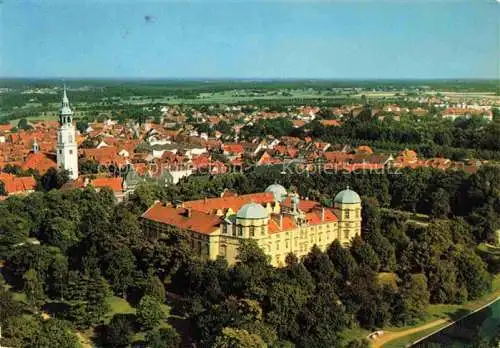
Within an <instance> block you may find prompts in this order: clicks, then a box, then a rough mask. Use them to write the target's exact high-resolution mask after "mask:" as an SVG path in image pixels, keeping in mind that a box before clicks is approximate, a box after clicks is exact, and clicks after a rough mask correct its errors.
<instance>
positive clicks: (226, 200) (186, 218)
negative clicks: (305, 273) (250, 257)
mask: <svg viewBox="0 0 500 348" xmlns="http://www.w3.org/2000/svg"><path fill="white" fill-rule="evenodd" d="M142 222H143V226H144V229H145V231H146V232H147V233H148V234H149V235H150V236H153V237H159V236H161V233H162V232H164V231H165V230H166V229H167V228H169V227H171V226H173V227H177V228H179V229H181V230H184V231H186V232H187V233H188V238H189V242H190V244H191V247H192V248H193V249H194V250H195V251H196V252H197V253H198V254H199V255H200V256H201V257H204V258H208V259H216V258H217V257H219V256H221V257H224V258H225V259H226V260H227V261H228V263H229V264H233V263H235V261H236V257H237V255H238V248H239V246H240V243H241V241H243V240H247V239H253V240H255V241H256V243H257V244H258V245H259V246H260V248H262V250H263V251H264V253H265V254H266V255H268V256H269V257H270V260H271V264H272V265H274V266H277V267H279V266H283V265H284V263H285V258H286V256H287V254H288V253H294V254H295V255H297V256H298V257H301V256H304V255H306V254H307V253H308V252H309V251H310V250H311V248H312V247H313V245H315V244H316V245H317V246H318V247H319V248H320V249H321V250H326V248H327V247H328V245H330V244H331V243H332V242H333V241H334V240H336V239H338V240H339V241H340V242H341V243H342V244H343V245H349V243H350V241H351V240H352V239H353V238H354V237H355V236H356V235H360V234H361V199H360V197H359V195H358V194H357V193H356V192H354V191H353V190H351V189H349V187H348V188H347V189H345V190H343V191H341V192H339V193H338V194H337V195H336V196H335V198H334V206H333V208H329V207H325V206H323V205H321V204H320V203H318V202H315V201H311V200H305V199H300V198H299V196H298V195H297V194H295V193H288V192H287V191H286V189H285V188H284V187H283V186H281V185H278V184H273V185H270V186H269V187H268V188H267V189H266V190H265V192H261V193H253V194H246V195H241V196H238V195H234V194H231V195H229V196H228V195H227V193H226V194H224V195H222V197H220V198H206V199H202V200H196V201H188V202H182V203H180V204H178V205H170V204H166V203H161V202H160V203H156V204H154V205H153V206H151V207H150V208H149V209H148V210H147V211H146V212H145V213H144V214H143V215H142Z"/></svg>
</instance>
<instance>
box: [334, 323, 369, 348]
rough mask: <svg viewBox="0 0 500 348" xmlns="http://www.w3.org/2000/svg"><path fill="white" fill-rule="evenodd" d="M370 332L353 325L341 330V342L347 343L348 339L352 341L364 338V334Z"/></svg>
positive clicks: (366, 334)
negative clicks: (350, 327)
mask: <svg viewBox="0 0 500 348" xmlns="http://www.w3.org/2000/svg"><path fill="white" fill-rule="evenodd" d="M370 332H371V331H369V330H366V329H362V328H360V327H355V328H352V329H347V330H343V331H342V334H341V337H342V342H344V343H345V344H347V343H348V342H349V341H352V340H355V339H361V338H365V337H366V336H368V334H369V333H370Z"/></svg>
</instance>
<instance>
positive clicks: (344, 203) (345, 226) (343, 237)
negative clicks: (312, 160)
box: [333, 186, 361, 244]
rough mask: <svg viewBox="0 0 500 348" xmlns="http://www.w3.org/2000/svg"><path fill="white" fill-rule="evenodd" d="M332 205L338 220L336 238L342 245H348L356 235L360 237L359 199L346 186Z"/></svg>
mask: <svg viewBox="0 0 500 348" xmlns="http://www.w3.org/2000/svg"><path fill="white" fill-rule="evenodd" d="M333 204H334V208H333V209H334V211H335V215H337V217H338V219H339V231H338V232H339V233H338V236H337V237H338V239H339V241H340V242H341V243H342V244H349V243H350V241H351V240H352V239H353V238H354V237H355V236H356V235H361V198H360V197H359V195H358V194H357V193H356V192H354V191H353V190H351V189H349V186H347V188H346V189H345V190H343V191H340V192H339V193H338V194H337V195H336V196H335V198H334V200H333Z"/></svg>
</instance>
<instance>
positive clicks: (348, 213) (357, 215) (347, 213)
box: [345, 209, 359, 219]
mask: <svg viewBox="0 0 500 348" xmlns="http://www.w3.org/2000/svg"><path fill="white" fill-rule="evenodd" d="M353 212H354V214H353V217H354V218H356V219H359V209H356V210H353ZM350 215H351V213H350V210H346V211H345V218H346V219H349V218H350Z"/></svg>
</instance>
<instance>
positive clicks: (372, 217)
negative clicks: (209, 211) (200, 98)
mask: <svg viewBox="0 0 500 348" xmlns="http://www.w3.org/2000/svg"><path fill="white" fill-rule="evenodd" d="M274 182H280V183H282V184H283V185H284V186H286V187H290V186H295V187H296V188H297V190H298V191H299V192H300V194H301V195H302V196H304V197H309V198H311V199H318V200H321V201H323V202H325V203H326V204H330V203H331V199H332V198H333V196H334V195H335V194H336V193H337V192H338V191H339V190H341V189H343V188H344V187H345V186H346V185H347V184H349V185H351V186H352V187H353V188H354V189H355V190H357V191H358V192H359V193H360V194H362V195H363V196H364V198H363V204H364V207H363V235H362V237H363V238H362V239H361V238H357V239H355V240H354V241H353V244H352V247H351V248H343V247H341V246H340V244H339V243H333V244H332V245H331V246H329V248H328V250H327V251H326V252H322V251H321V250H319V249H318V248H316V247H314V248H313V249H312V250H311V252H310V253H309V254H308V255H307V256H306V257H304V259H302V260H297V258H296V257H294V256H292V255H290V256H288V257H287V263H286V267H284V268H282V269H275V268H273V267H271V266H269V264H268V261H267V258H266V256H265V255H264V254H263V253H262V251H261V250H260V249H259V248H257V247H256V245H255V244H252V243H248V244H246V245H245V246H244V247H242V249H241V253H240V257H239V260H238V262H237V264H236V265H234V266H232V267H229V266H228V265H227V264H226V262H225V261H223V260H216V261H209V262H205V261H202V260H199V259H198V258H197V257H195V256H194V255H193V254H192V253H191V251H190V249H189V248H188V246H187V243H186V239H185V237H184V234H183V233H182V231H178V230H175V229H171V230H169V231H168V232H166V233H165V234H164V235H162V236H161V237H160V238H159V239H157V240H151V239H149V238H148V236H146V235H144V233H143V231H142V229H141V225H140V223H139V219H138V216H139V215H140V214H141V213H142V212H144V211H145V210H146V209H147V208H148V207H149V206H150V205H151V204H152V203H153V202H154V201H155V200H157V199H164V200H187V199H197V198H202V197H205V196H217V195H219V194H220V193H221V192H222V190H223V189H225V188H229V189H232V190H234V191H237V192H239V193H246V192H255V191H262V190H264V188H265V187H266V186H267V185H268V184H270V183H274ZM499 192H500V175H499V169H498V168H497V167H483V168H482V169H481V170H480V171H479V172H478V173H477V174H474V175H467V174H465V173H462V172H442V171H437V170H429V169H419V170H414V171H408V172H404V173H402V174H401V175H389V174H384V175H375V174H372V175H370V174H364V175H361V174H358V175H355V174H351V175H345V174H340V173H339V174H336V175H332V174H317V175H309V176H307V175H305V174H298V173H297V174H293V173H289V174H288V175H283V174H281V168H280V170H277V171H276V170H271V169H266V170H265V171H264V172H263V173H259V172H253V173H247V175H243V174H227V175H219V176H215V177H208V176H204V177H190V178H187V179H185V180H184V181H182V182H181V183H180V184H179V185H177V186H171V187H167V188H164V187H158V186H151V185H140V186H139V187H138V188H137V190H136V192H135V193H134V194H133V195H132V196H131V197H130V199H129V200H127V201H126V202H124V203H121V204H116V202H115V199H114V196H113V194H112V193H111V192H110V191H108V190H101V191H100V192H95V191H94V190H93V189H91V188H86V189H84V190H70V191H58V190H51V191H48V192H36V193H33V194H31V195H29V196H27V197H10V198H9V199H7V200H6V201H4V202H2V203H0V216H2V219H1V220H0V259H2V260H4V265H3V268H2V274H3V278H5V279H4V280H2V286H0V325H2V329H3V332H2V333H3V337H4V339H3V340H2V341H1V342H0V343H2V344H3V345H7V346H16V347H32V346H38V347H68V348H69V347H77V346H78V343H77V341H76V339H75V335H74V333H73V332H74V331H73V330H74V329H75V328H78V329H86V328H89V327H93V328H95V332H96V337H95V339H96V341H98V343H99V344H101V345H103V346H111V347H122V346H123V347H124V346H127V345H129V344H131V343H132V342H135V343H134V344H135V345H137V346H148V347H176V346H179V344H180V338H179V334H178V333H177V332H176V331H175V330H174V329H173V328H171V327H170V326H168V325H166V324H165V313H164V312H163V311H162V310H161V308H162V304H163V303H164V302H165V299H166V290H168V291H170V292H173V293H176V294H178V296H180V297H181V298H180V299H178V300H177V302H175V305H174V310H175V311H177V312H180V314H184V315H186V316H187V318H188V320H189V321H190V322H191V327H192V330H191V334H188V335H187V336H189V337H187V336H186V334H185V333H184V335H183V336H184V337H185V338H189V339H191V340H192V341H193V342H194V343H196V344H198V345H199V346H202V347H234V346H238V347H262V346H265V345H267V346H269V347H292V346H296V347H325V346H328V347H344V346H347V347H363V346H366V342H363V341H353V342H347V340H346V339H344V338H343V332H345V330H346V329H348V328H354V327H358V326H360V327H363V328H366V329H374V328H380V327H384V326H385V325H388V324H392V325H408V324H410V323H414V322H416V321H418V320H419V319H421V318H423V317H424V316H425V309H426V307H427V305H428V304H429V303H462V302H464V301H467V300H470V299H476V298H478V297H481V296H482V295H484V294H485V293H487V292H488V291H489V289H490V286H491V274H490V273H489V272H488V264H486V263H485V262H484V261H483V260H482V259H481V257H479V256H478V255H477V254H476V253H475V249H476V245H477V244H478V243H479V242H482V241H484V240H486V239H487V238H488V237H489V236H490V235H491V232H492V231H494V230H495V229H496V228H498V222H499V221H498V217H499V216H500V214H499V212H500V211H499V209H500V204H499V200H500V195H499ZM388 208H396V209H401V210H410V211H415V212H425V213H430V214H431V215H432V216H433V220H431V221H430V222H429V223H428V224H427V225H425V224H418V223H415V222H413V221H412V219H413V217H412V215H411V214H407V215H408V216H407V215H405V214H404V213H398V212H397V211H394V210H391V209H388ZM36 241H39V244H38V243H37V242H36ZM380 272H389V273H386V274H389V275H392V276H390V278H391V281H386V280H383V279H382V278H381V277H380V274H379V273H380ZM4 283H5V284H4ZM9 287H12V289H11V290H6V289H7V288H9ZM12 290H14V291H22V292H23V293H24V294H25V295H26V301H25V302H19V301H18V300H15V299H13V297H12V294H13V292H12ZM111 295H114V296H119V297H122V298H125V299H127V301H128V302H130V303H131V304H132V305H133V306H134V307H135V308H136V312H135V314H115V315H114V316H112V318H109V314H108V313H109V310H110V308H109V307H108V304H109V301H108V300H109V298H110V296H111ZM41 310H44V311H47V312H49V313H50V315H51V317H52V318H51V319H49V320H41V319H39V318H40V315H39V313H40V311H41ZM26 328H29V329H26ZM137 332H140V333H141V334H142V335H143V336H142V337H144V339H141V338H137V337H134V334H135V333H137ZM44 340H45V341H44ZM44 342H45V343H44Z"/></svg>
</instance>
